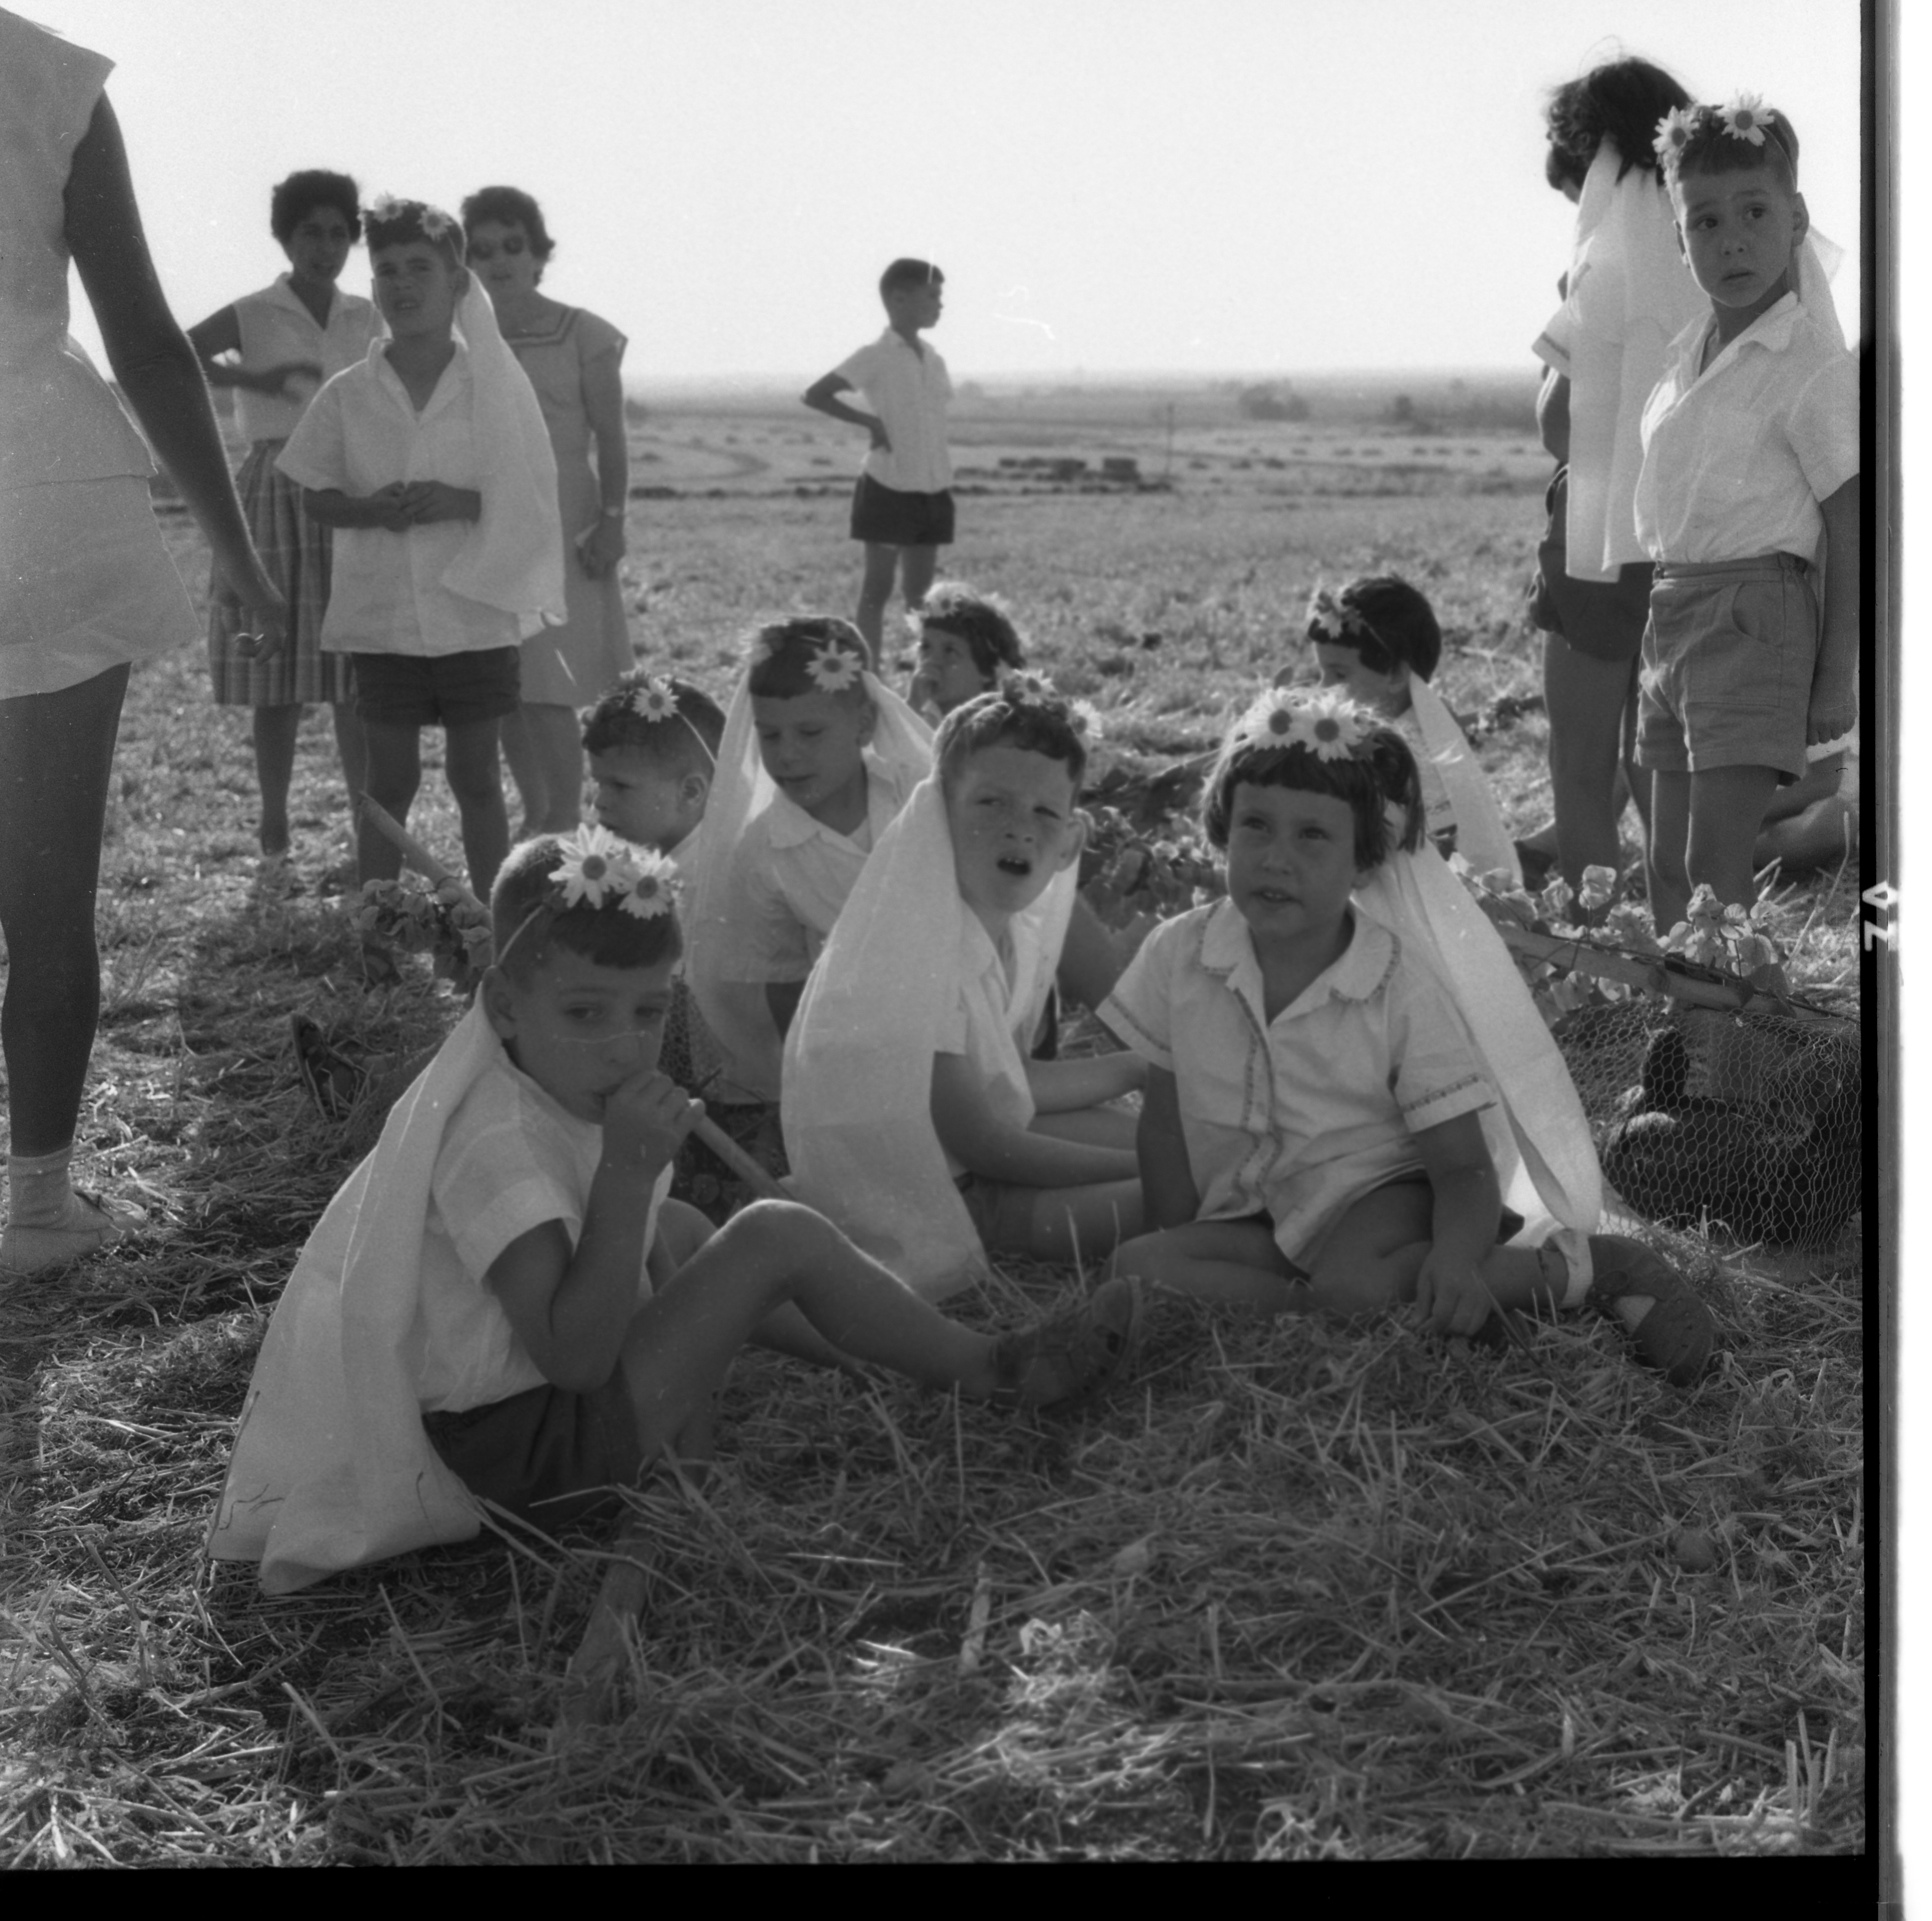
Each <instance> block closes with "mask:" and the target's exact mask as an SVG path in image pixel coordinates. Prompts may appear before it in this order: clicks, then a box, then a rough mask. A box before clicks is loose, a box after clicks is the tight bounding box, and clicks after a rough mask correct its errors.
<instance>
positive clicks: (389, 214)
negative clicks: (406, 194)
mask: <svg viewBox="0 0 1932 1921" xmlns="http://www.w3.org/2000/svg"><path fill="white" fill-rule="evenodd" d="M402 210H403V203H402V202H401V200H398V199H397V198H396V197H395V194H377V196H376V199H375V202H374V205H372V206H371V208H370V209H369V218H371V220H383V221H389V220H394V219H395V217H396V216H397V215H398V214H399V213H401V212H402Z"/></svg>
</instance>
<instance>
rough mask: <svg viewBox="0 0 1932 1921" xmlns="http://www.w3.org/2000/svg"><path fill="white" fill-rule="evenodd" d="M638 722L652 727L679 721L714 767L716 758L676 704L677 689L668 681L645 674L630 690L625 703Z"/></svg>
mask: <svg viewBox="0 0 1932 1921" xmlns="http://www.w3.org/2000/svg"><path fill="white" fill-rule="evenodd" d="M625 706H626V707H628V708H629V709H630V710H631V713H634V714H635V715H636V716H637V718H638V719H640V720H642V721H648V722H649V723H650V724H651V725H652V726H654V727H655V726H658V725H661V724H662V723H663V722H665V721H667V720H681V721H682V722H684V724H685V726H686V727H687V728H690V730H691V738H692V740H695V741H696V742H697V744H698V746H700V747H702V748H703V749H704V758H706V760H707V761H709V762H710V763H711V764H712V766H714V767H715V766H716V764H717V762H718V757H717V755H715V754H714V753H712V751H711V749H710V748H709V746H707V745H706V742H705V739H704V736H703V734H700V733H699V732H698V731H697V728H696V727H695V726H694V725H693V724H692V722H691V716H690V715H688V713H685V711H684V710H683V709H682V707H679V705H678V704H677V689H676V687H675V686H673V685H672V684H671V683H670V681H669V680H658V679H656V678H655V677H653V676H651V675H649V674H646V676H645V677H644V680H643V683H642V684H641V685H640V686H637V687H636V688H634V689H632V690H631V696H630V698H629V699H628V701H625Z"/></svg>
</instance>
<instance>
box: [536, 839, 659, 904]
mask: <svg viewBox="0 0 1932 1921" xmlns="http://www.w3.org/2000/svg"><path fill="white" fill-rule="evenodd" d="M562 853H563V858H562V860H561V861H559V863H558V864H557V866H556V869H555V871H554V872H553V873H552V875H551V876H550V878H551V880H552V881H553V883H554V884H556V885H557V886H559V887H562V890H563V904H564V905H565V907H575V906H577V905H578V903H579V902H583V901H588V902H589V903H590V905H592V907H593V908H601V907H602V906H603V905H604V893H605V892H606V891H607V890H610V891H620V890H622V889H624V888H626V887H628V886H629V885H630V884H631V881H632V880H633V878H634V877H635V875H636V873H637V849H636V848H634V847H632V846H631V844H630V842H628V841H623V840H619V839H618V838H617V836H616V835H615V834H613V833H610V832H609V831H608V830H607V829H605V828H603V827H579V828H578V829H577V832H576V833H574V835H572V836H571V838H570V839H568V840H566V841H565V842H562Z"/></svg>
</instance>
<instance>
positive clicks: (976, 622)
mask: <svg viewBox="0 0 1932 1921" xmlns="http://www.w3.org/2000/svg"><path fill="white" fill-rule="evenodd" d="M911 622H912V625H913V626H914V627H915V628H916V629H918V631H919V632H921V633H923V632H925V631H926V629H927V628H929V627H938V628H940V629H943V630H944V632H947V633H949V634H957V635H959V638H961V639H962V641H965V643H966V644H967V646H968V647H970V648H971V650H972V653H973V665H974V666H975V667H977V668H978V669H979V670H980V677H981V678H982V679H983V680H986V682H987V683H989V685H990V684H991V683H992V680H993V679H994V677H995V675H997V674H998V672H999V671H1000V669H1001V668H1003V667H1024V666H1025V665H1026V653H1025V649H1024V648H1023V647H1022V646H1021V644H1020V637H1019V629H1017V628H1016V627H1015V626H1014V625H1013V614H1012V611H1011V610H1010V608H1008V607H1007V604H1006V602H1004V601H1003V600H1002V599H1001V598H1000V597H999V596H998V594H991V593H974V590H972V589H971V587H968V586H967V584H965V581H935V582H934V583H933V584H932V586H931V587H928V588H927V589H926V598H925V599H923V600H922V601H921V602H919V605H918V606H917V607H916V608H915V609H914V610H913V614H912V615H911Z"/></svg>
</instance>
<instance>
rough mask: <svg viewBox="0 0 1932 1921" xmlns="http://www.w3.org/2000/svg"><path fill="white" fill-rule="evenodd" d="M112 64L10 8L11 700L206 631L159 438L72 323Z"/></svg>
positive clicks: (1, 641)
mask: <svg viewBox="0 0 1932 1921" xmlns="http://www.w3.org/2000/svg"><path fill="white" fill-rule="evenodd" d="M112 68H113V62H111V61H110V60H108V59H105V58H104V57H103V56H101V55H100V54H98V53H89V51H88V50H86V48H84V47H75V46H73V45H71V44H69V43H68V41H64V40H62V39H61V38H59V36H58V35H55V34H52V33H49V32H48V31H47V30H46V29H45V28H44V27H37V26H34V25H33V24H32V23H31V22H29V21H27V20H22V19H21V18H20V16H19V15H18V14H10V13H7V12H5V11H0V700H10V699H13V698H17V697H19V696H20V695H26V694H46V693H54V692H58V691H59V690H60V689H62V688H65V687H72V686H78V685H79V684H80V683H81V682H83V681H85V680H92V679H93V678H94V677H95V676H96V675H98V674H103V673H104V672H106V671H107V670H108V669H109V668H113V667H117V666H119V665H121V663H122V662H127V661H133V660H139V659H143V658H144V657H145V656H149V655H152V654H157V653H163V652H165V651H166V650H167V649H168V648H169V647H177V646H179V645H180V644H181V643H182V642H183V641H187V640H189V639H190V638H192V637H193V634H194V632H195V626H196V623H195V620H194V614H193V610H192V608H190V605H189V603H188V599H187V593H186V592H185V590H184V589H183V587H182V586H181V579H180V577H179V575H177V574H176V572H175V569H174V565H173V563H172V561H170V560H169V558H168V554H167V549H166V547H165V546H164V545H163V542H162V540H161V536H160V530H159V528H158V527H157V525H156V524H155V521H154V512H153V510H152V509H151V507H150V506H149V505H148V477H149V476H150V475H151V474H152V473H153V472H154V463H153V461H152V460H151V458H149V456H148V450H147V446H146V443H145V442H144V441H143V440H142V438H141V436H140V434H139V433H138V432H137V431H136V429H135V428H134V425H133V422H131V421H130V419H128V418H127V415H126V413H124V411H123V410H122V409H121V405H120V404H119V402H118V401H117V400H116V399H115V397H114V395H113V392H112V391H111V390H110V388H109V387H108V386H107V383H106V382H105V381H104V380H102V379H101V376H100V375H99V374H98V373H97V372H96V371H95V368H94V366H93V365H92V362H90V361H89V359H88V358H87V356H86V354H85V353H83V352H82V351H81V350H80V347H77V345H76V344H74V341H73V340H72V338H71V337H70V336H69V335H68V245H67V239H66V231H65V230H66V209H65V204H64V196H65V192H66V188H67V180H68V168H69V167H70V165H71V163H72V161H73V158H74V149H75V148H76V147H77V146H79V145H80V142H81V140H82V139H83V137H85V135H86V132H87V130H88V127H89V123H90V122H92V119H93V116H94V112H95V107H96V105H97V104H98V102H99V101H100V99H101V90H102V89H103V87H104V86H105V85H106V83H107V76H108V74H109V72H110V71H111V69H112Z"/></svg>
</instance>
